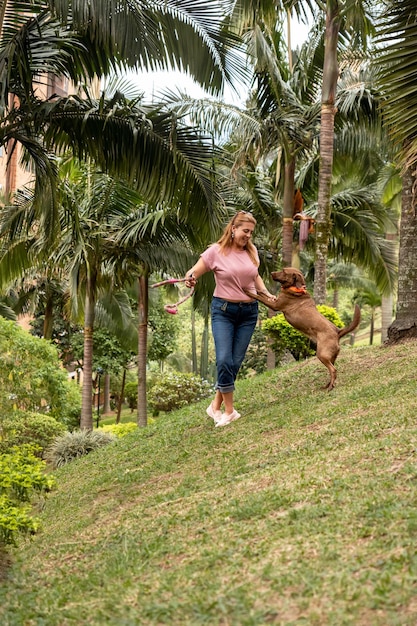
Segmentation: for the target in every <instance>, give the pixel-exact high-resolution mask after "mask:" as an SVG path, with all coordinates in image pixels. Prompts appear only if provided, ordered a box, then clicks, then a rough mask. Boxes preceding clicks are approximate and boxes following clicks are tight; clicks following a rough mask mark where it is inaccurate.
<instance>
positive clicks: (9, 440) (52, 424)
mask: <svg viewBox="0 0 417 626" xmlns="http://www.w3.org/2000/svg"><path fill="white" fill-rule="evenodd" d="M64 431H65V426H64V425H63V424H61V423H60V422H58V421H57V420H56V419H55V418H54V417H52V416H51V415H45V414H42V413H32V412H29V411H19V410H17V411H11V412H10V413H8V414H7V415H0V452H7V451H8V450H9V449H10V448H12V447H13V446H17V445H22V444H31V443H32V444H36V445H37V446H38V447H39V451H40V454H41V455H42V453H43V451H44V450H45V449H46V448H47V447H48V446H49V445H50V443H51V442H52V441H53V440H54V439H55V438H56V437H57V436H58V435H60V434H62V433H63V432H64Z"/></svg>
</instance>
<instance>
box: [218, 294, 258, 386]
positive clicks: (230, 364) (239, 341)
mask: <svg viewBox="0 0 417 626" xmlns="http://www.w3.org/2000/svg"><path fill="white" fill-rule="evenodd" d="M257 321H258V302H228V301H227V300H223V299H222V298H216V297H214V298H213V300H212V302H211V329H212V333H213V339H214V345H215V348H216V368H217V382H216V389H218V390H219V391H221V392H222V393H229V392H231V391H234V389H235V380H236V377H237V374H238V372H239V369H240V366H241V365H242V362H243V359H244V358H245V354H246V350H247V349H248V345H249V342H250V340H251V338H252V335H253V331H254V330H255V326H256V323H257Z"/></svg>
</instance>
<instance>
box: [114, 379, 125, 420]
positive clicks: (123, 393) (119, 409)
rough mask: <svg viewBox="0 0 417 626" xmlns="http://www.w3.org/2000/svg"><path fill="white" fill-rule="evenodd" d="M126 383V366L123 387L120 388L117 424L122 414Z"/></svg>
mask: <svg viewBox="0 0 417 626" xmlns="http://www.w3.org/2000/svg"><path fill="white" fill-rule="evenodd" d="M125 385H126V368H124V369H123V377H122V388H121V389H120V396H119V401H118V403H117V416H116V424H120V417H121V415H122V406H123V398H124V395H125Z"/></svg>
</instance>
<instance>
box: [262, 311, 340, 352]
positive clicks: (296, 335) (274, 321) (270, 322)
mask: <svg viewBox="0 0 417 626" xmlns="http://www.w3.org/2000/svg"><path fill="white" fill-rule="evenodd" d="M317 310H318V311H319V312H320V313H321V314H322V315H324V317H326V318H327V319H328V320H329V321H330V322H332V323H333V324H334V325H335V326H337V327H338V328H343V326H344V324H343V322H342V320H341V319H340V317H339V315H338V313H337V311H336V309H334V308H332V307H329V306H326V305H324V304H319V305H317ZM262 330H263V332H265V333H266V334H267V335H268V336H269V337H271V338H272V340H273V343H272V349H273V350H274V351H275V352H276V353H277V354H278V355H279V357H282V356H283V354H284V352H285V351H286V350H288V351H289V352H291V354H292V355H293V357H294V358H295V359H296V360H297V361H301V360H302V359H306V358H307V357H309V356H313V355H314V354H315V353H316V350H315V346H314V344H313V343H312V342H311V341H310V340H309V339H308V337H306V336H305V335H303V334H302V333H300V332H299V331H298V330H296V329H295V328H294V327H293V326H291V324H289V323H288V322H287V320H286V319H285V317H284V315H283V314H282V313H279V314H278V315H274V317H271V318H269V319H267V320H265V321H263V322H262Z"/></svg>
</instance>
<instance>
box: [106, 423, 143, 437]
mask: <svg viewBox="0 0 417 626" xmlns="http://www.w3.org/2000/svg"><path fill="white" fill-rule="evenodd" d="M100 429H101V430H103V431H104V432H106V433H111V434H113V435H116V437H124V436H125V435H128V434H129V433H131V432H133V431H135V430H137V429H138V425H137V424H136V423H135V422H123V423H122V422H121V423H120V424H104V425H103V426H100Z"/></svg>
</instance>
